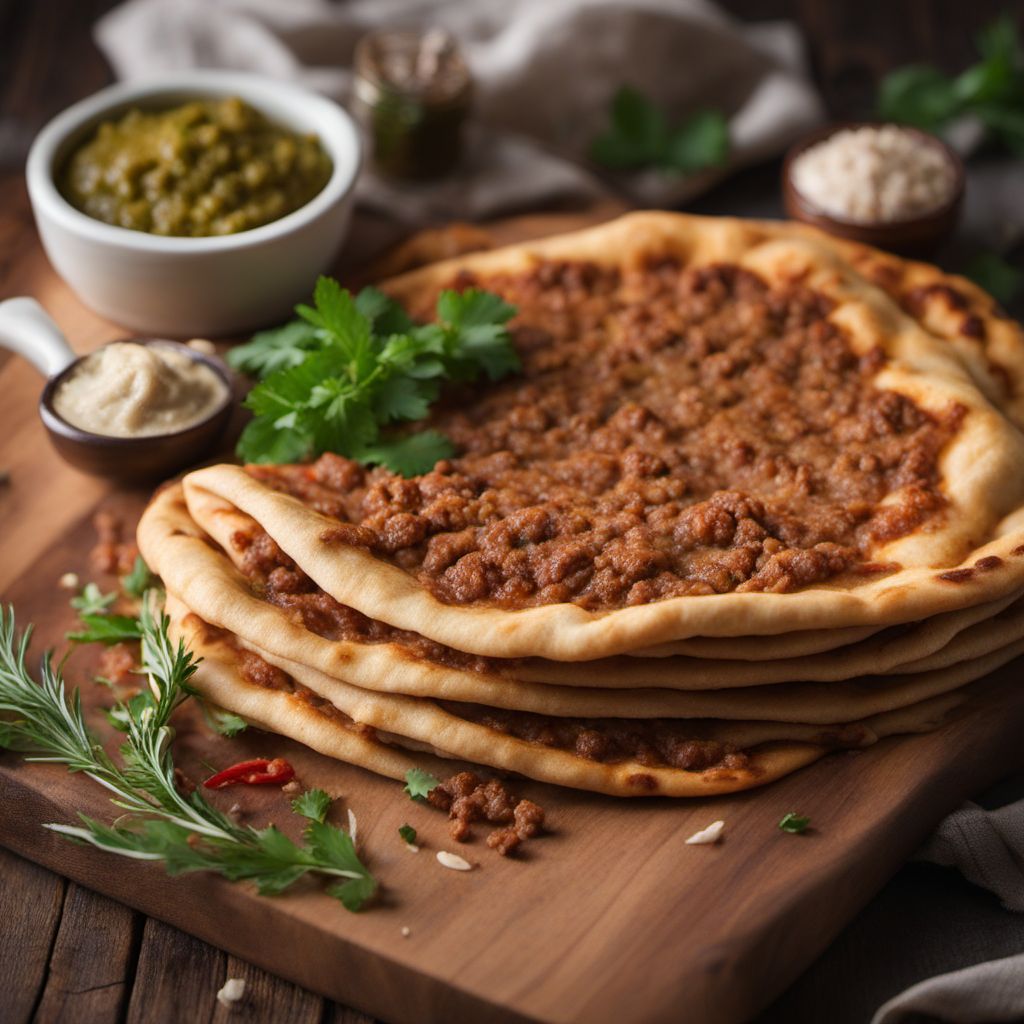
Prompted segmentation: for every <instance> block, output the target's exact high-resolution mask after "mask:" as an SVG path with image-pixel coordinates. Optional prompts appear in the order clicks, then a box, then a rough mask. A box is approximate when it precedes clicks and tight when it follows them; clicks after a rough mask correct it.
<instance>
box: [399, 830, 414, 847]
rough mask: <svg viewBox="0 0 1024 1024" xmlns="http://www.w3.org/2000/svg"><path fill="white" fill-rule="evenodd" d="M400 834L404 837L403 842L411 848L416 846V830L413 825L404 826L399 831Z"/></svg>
mask: <svg viewBox="0 0 1024 1024" xmlns="http://www.w3.org/2000/svg"><path fill="white" fill-rule="evenodd" d="M398 834H399V835H400V836H401V837H402V842H404V843H407V844H408V845H409V846H415V844H416V829H414V828H413V827H412V825H402V826H400V827H399V829H398Z"/></svg>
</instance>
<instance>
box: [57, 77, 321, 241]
mask: <svg viewBox="0 0 1024 1024" xmlns="http://www.w3.org/2000/svg"><path fill="white" fill-rule="evenodd" d="M331 171H332V165H331V160H330V158H329V157H328V156H327V154H326V153H325V152H324V149H323V147H322V146H321V144H320V141H319V140H318V139H317V138H316V136H315V135H301V134H297V133H296V132H292V131H288V130H287V129H286V128H282V127H280V126H279V125H276V124H274V123H273V122H271V121H270V120H268V118H266V117H265V116H264V115H263V114H261V113H260V112H259V111H258V110H255V109H254V108H253V107H251V106H249V104H247V103H245V102H243V101H242V100H240V99H238V98H236V97H230V98H226V99H211V100H194V101H191V102H189V103H185V104H183V105H182V106H178V107H174V108H172V109H169V110H156V111H154V110H137V109H132V110H129V111H128V112H127V113H126V114H124V115H123V116H122V117H120V118H119V119H117V120H112V121H105V122H103V123H102V124H100V125H99V127H98V128H97V129H96V130H95V131H94V132H93V133H92V134H91V135H90V137H89V138H88V139H86V140H85V141H84V142H83V143H82V144H81V145H80V146H79V147H78V148H77V149H75V150H74V151H73V152H72V153H71V155H70V157H69V158H68V160H67V161H66V163H65V164H64V166H63V167H62V169H61V170H60V173H59V174H58V175H57V186H58V188H59V189H60V191H61V193H62V195H63V196H64V198H65V199H67V201H68V202H69V203H71V205H72V206H74V207H75V208H76V209H78V210H81V211H82V213H85V214H87V215H88V216H90V217H92V218H94V219H95V220H99V221H103V222H104V223H106V224H113V225H116V226H117V227H122V228H130V229H131V230H133V231H145V232H148V233H149V234H153V235H177V236H184V237H191V238H200V237H204V236H209V235H233V234H237V233H238V232H240V231H248V230H249V229H250V228H256V227H259V226H260V225H262V224H269V223H271V221H275V220H280V219H281V218H282V217H284V216H286V215H287V214H289V213H292V212H293V211H294V210H297V209H298V208H299V207H300V206H304V205H305V204H306V203H308V202H309V201H310V200H311V199H312V198H313V197H314V196H315V195H317V193H319V192H320V191H321V190H322V189H323V187H324V186H325V185H326V184H327V181H328V179H329V178H330V176H331Z"/></svg>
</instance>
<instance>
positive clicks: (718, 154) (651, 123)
mask: <svg viewBox="0 0 1024 1024" xmlns="http://www.w3.org/2000/svg"><path fill="white" fill-rule="evenodd" d="M590 156H591V159H592V160H594V161H595V162H596V163H599V164H602V165H603V166H605V167H610V168H612V169H613V170H636V169H639V168H644V167H657V168H659V169H661V170H663V171H672V172H676V173H679V174H693V173H695V172H696V171H702V170H705V169H706V168H708V167H719V166H721V165H722V164H723V163H725V161H726V159H727V158H728V156H729V123H728V121H727V120H726V119H725V117H724V115H723V114H721V113H719V112H718V111H714V110H699V111H697V112H696V113H694V114H692V115H691V116H690V117H688V118H686V119H685V120H684V121H681V122H680V123H679V124H678V125H676V126H675V127H672V126H671V125H670V124H669V122H668V118H667V117H666V116H665V114H664V113H663V112H662V111H661V110H659V109H658V107H657V106H655V104H654V103H653V102H652V101H651V100H650V99H648V98H647V97H646V96H644V94H643V93H641V92H640V91H639V90H638V89H634V88H632V87H631V86H628V85H624V86H622V87H621V88H620V89H619V90H618V92H616V94H615V96H614V97H612V102H611V108H610V110H609V127H608V130H607V131H606V132H605V133H604V134H603V135H599V136H598V137H597V138H596V139H594V141H593V143H592V145H591V148H590Z"/></svg>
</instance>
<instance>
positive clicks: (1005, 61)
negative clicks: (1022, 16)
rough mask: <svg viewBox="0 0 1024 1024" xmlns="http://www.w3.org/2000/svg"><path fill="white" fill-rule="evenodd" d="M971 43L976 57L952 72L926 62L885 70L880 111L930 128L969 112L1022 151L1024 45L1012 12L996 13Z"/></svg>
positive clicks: (887, 116)
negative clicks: (979, 58)
mask: <svg viewBox="0 0 1024 1024" xmlns="http://www.w3.org/2000/svg"><path fill="white" fill-rule="evenodd" d="M976 44H977V48H978V53H979V55H980V56H981V60H979V61H978V62H977V63H976V64H973V65H972V66H971V67H969V68H967V69H966V70H965V71H962V72H961V73H960V74H959V75H956V76H955V77H949V76H948V75H944V74H943V73H942V72H941V71H939V69H938V68H935V67H933V66H932V65H930V64H911V65H909V66H908V67H904V68H900V69H899V70H897V71H894V72H892V73H891V74H889V75H887V76H886V78H885V79H884V80H883V81H882V85H881V88H880V91H879V97H878V110H879V114H880V115H881V116H882V117H883V118H885V119H887V120H891V121H901V122H903V123H905V124H912V125H916V126H917V127H918V128H923V129H925V130H926V131H933V132H938V131H941V130H942V129H943V128H945V127H946V126H947V125H949V124H950V123H951V122H952V121H955V120H956V119H957V118H960V117H963V116H965V115H970V116H973V117H976V118H977V119H978V120H979V121H980V122H981V124H982V125H983V126H984V127H985V128H986V129H987V130H988V132H989V133H990V134H991V135H992V136H993V137H995V138H996V139H997V140H998V141H999V142H1001V143H1002V144H1003V145H1004V146H1006V147H1007V149H1009V150H1011V151H1012V152H1015V153H1018V154H1020V155H1024V47H1022V46H1021V41H1020V38H1019V36H1018V33H1017V27H1016V25H1015V24H1014V21H1013V18H1012V17H1011V16H1010V15H1009V14H1004V15H1003V16H1002V17H1001V18H998V19H997V20H996V21H994V22H993V23H992V24H991V25H989V26H988V27H987V28H985V29H984V30H982V31H981V32H980V33H979V34H978V37H977V40H976Z"/></svg>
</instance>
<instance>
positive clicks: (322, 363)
mask: <svg viewBox="0 0 1024 1024" xmlns="http://www.w3.org/2000/svg"><path fill="white" fill-rule="evenodd" d="M313 302H314V305H313V306H304V305H303V306H298V307H297V308H296V312H297V313H298V314H299V316H300V318H301V320H300V321H298V323H301V324H304V325H305V328H306V330H307V331H309V332H311V337H312V338H313V342H312V343H310V342H309V337H310V335H302V336H301V337H302V338H303V339H304V340H303V342H302V344H303V345H304V346H305V345H306V344H307V343H309V344H310V347H309V348H303V349H302V350H301V351H300V352H298V353H297V354H296V355H295V358H294V359H293V358H291V357H289V358H287V359H284V360H283V361H282V363H283V365H282V364H278V363H276V362H274V360H273V359H270V358H267V352H268V351H269V350H271V349H274V351H275V352H276V351H277V349H276V348H275V344H276V343H275V344H270V343H269V342H267V343H261V345H260V346H257V348H256V349H251V350H250V351H249V352H248V353H243V355H242V356H240V357H237V359H236V362H239V361H240V363H242V364H245V365H247V366H250V367H252V368H254V369H257V370H259V369H264V370H269V372H266V373H265V375H264V377H263V379H262V380H261V381H260V382H259V383H258V384H257V385H256V386H255V387H254V388H253V389H252V390H251V391H250V392H249V394H248V396H247V397H246V400H245V405H246V407H247V408H249V409H250V410H252V412H253V413H254V418H253V420H252V421H251V422H250V423H249V424H248V425H247V426H246V428H245V429H244V430H243V431H242V435H241V437H240V438H239V442H238V449H237V450H238V454H239V455H240V456H241V457H242V458H243V459H245V461H247V462H297V461H301V460H303V459H306V458H311V457H315V456H317V455H320V454H322V453H323V452H327V451H330V452H337V453H338V454H340V455H345V456H347V457H348V458H352V459H356V460H358V461H361V462H364V463H367V464H379V465H382V466H385V467H387V468H388V469H390V470H391V471H392V472H395V473H401V474H403V475H416V474H418V473H423V472H426V471H428V470H429V469H431V468H432V467H433V466H434V464H435V463H436V462H437V461H438V460H439V459H442V458H447V457H449V456H451V455H452V454H454V447H453V446H452V444H451V442H450V441H448V440H447V439H446V438H444V437H443V436H442V435H441V434H439V433H437V431H429V430H428V431H424V432H423V433H420V434H412V435H403V436H397V437H396V436H394V435H388V434H383V433H382V428H384V427H386V426H387V425H389V424H391V423H399V422H404V423H408V422H416V421H419V420H423V419H424V418H425V417H426V416H427V415H428V414H429V412H430V407H431V405H432V404H433V403H434V402H435V401H436V400H437V398H438V396H439V394H440V389H441V382H442V381H443V380H455V381H471V380H474V379H475V378H477V377H478V376H480V374H482V373H483V374H486V375H487V376H488V377H489V378H490V379H492V380H497V379H498V378H500V377H502V376H504V375H505V374H507V373H511V372H513V371H515V370H518V369H519V368H520V363H519V357H518V355H517V354H516V351H515V349H514V348H513V347H512V344H511V342H510V340H509V336H508V330H507V328H506V324H507V322H508V320H509V319H511V317H512V316H514V315H515V309H514V307H512V306H510V305H509V304H508V303H506V302H505V301H504V300H503V299H501V298H500V297H499V296H497V295H493V294H491V293H489V292H486V291H481V290H480V289H467V290H466V291H464V292H461V293H460V292H456V291H447V292H444V293H442V295H441V296H440V298H439V299H438V303H437V321H436V322H435V323H430V324H421V325H418V326H417V325H415V324H413V323H412V321H411V320H410V319H409V316H408V315H407V314H406V312H405V311H404V310H403V309H402V307H401V306H400V305H398V303H396V302H395V301H394V300H393V299H390V298H388V297H387V296H386V295H384V293H383V292H380V291H377V290H376V289H372V288H364V289H363V290H362V291H361V292H360V293H359V295H358V296H356V297H355V298H353V296H352V295H351V294H350V293H349V292H347V291H346V290H345V289H343V288H342V287H341V285H339V284H338V282H337V281H334V280H332V279H330V278H326V277H321V278H320V279H319V280H318V281H317V284H316V289H315V292H314V297H313ZM286 326H287V325H286ZM281 330H282V331H283V330H285V328H282V329H281ZM251 344H252V345H255V339H254V341H253V342H252V343H251ZM284 347H285V346H284V344H282V345H281V346H280V348H281V349H283V348H284ZM254 352H255V355H254ZM271 367H275V368H273V369H270V368H271Z"/></svg>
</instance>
